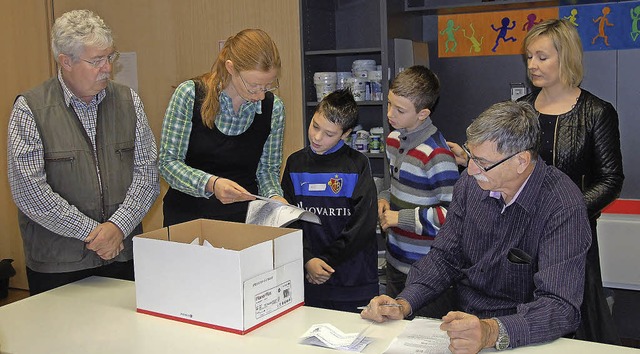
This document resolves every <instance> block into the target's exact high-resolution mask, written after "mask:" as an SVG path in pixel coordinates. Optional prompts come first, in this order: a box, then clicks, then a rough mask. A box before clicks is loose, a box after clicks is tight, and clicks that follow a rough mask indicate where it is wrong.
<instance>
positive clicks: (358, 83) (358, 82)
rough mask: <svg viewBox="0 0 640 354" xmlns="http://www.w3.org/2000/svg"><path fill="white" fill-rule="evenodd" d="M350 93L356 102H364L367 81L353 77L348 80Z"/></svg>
mask: <svg viewBox="0 0 640 354" xmlns="http://www.w3.org/2000/svg"><path fill="white" fill-rule="evenodd" d="M349 82H350V84H351V93H353V98H354V99H355V100H356V101H365V100H366V95H367V83H368V81H367V79H364V78H359V77H354V78H350V79H349Z"/></svg>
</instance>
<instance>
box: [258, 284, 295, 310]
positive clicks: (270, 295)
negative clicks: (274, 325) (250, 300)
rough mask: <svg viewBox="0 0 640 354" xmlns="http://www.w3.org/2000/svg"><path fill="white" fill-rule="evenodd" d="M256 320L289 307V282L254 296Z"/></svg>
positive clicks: (290, 301)
mask: <svg viewBox="0 0 640 354" xmlns="http://www.w3.org/2000/svg"><path fill="white" fill-rule="evenodd" d="M255 302H256V319H261V318H262V317H264V316H266V315H268V314H270V313H272V312H274V311H277V310H278V309H280V308H282V307H285V306H288V305H291V303H292V300H291V281H286V282H284V283H282V284H278V286H276V287H274V288H271V289H269V290H266V291H263V292H261V293H259V294H256V299H255Z"/></svg>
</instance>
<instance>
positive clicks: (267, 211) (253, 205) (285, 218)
mask: <svg viewBox="0 0 640 354" xmlns="http://www.w3.org/2000/svg"><path fill="white" fill-rule="evenodd" d="M254 197H256V198H258V199H256V200H253V201H251V202H249V208H248V210H247V218H246V220H245V222H246V223H247V224H255V225H264V226H273V227H286V226H287V225H289V224H291V223H292V222H294V221H296V220H303V221H307V222H312V223H315V224H320V218H319V217H318V215H316V214H314V213H312V212H310V211H306V210H304V209H302V208H298V207H297V206H294V205H290V204H285V203H282V202H279V201H277V200H273V199H267V198H263V197H258V196H255V195H254Z"/></svg>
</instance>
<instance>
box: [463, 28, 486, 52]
mask: <svg viewBox="0 0 640 354" xmlns="http://www.w3.org/2000/svg"><path fill="white" fill-rule="evenodd" d="M469 27H471V35H470V36H467V32H466V31H465V30H464V28H463V29H462V35H463V36H464V38H466V39H468V40H469V41H470V42H471V46H470V47H469V53H471V51H472V50H473V51H475V52H476V53H480V50H482V40H483V39H484V36H482V37H480V41H478V38H476V29H475V28H473V23H470V24H469Z"/></svg>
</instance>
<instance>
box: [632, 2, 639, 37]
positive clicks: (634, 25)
mask: <svg viewBox="0 0 640 354" xmlns="http://www.w3.org/2000/svg"><path fill="white" fill-rule="evenodd" d="M631 19H632V20H633V22H632V23H631V33H630V34H631V39H633V41H634V42H635V41H636V39H638V35H640V29H638V19H640V5H638V6H636V7H634V8H633V9H631Z"/></svg>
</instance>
